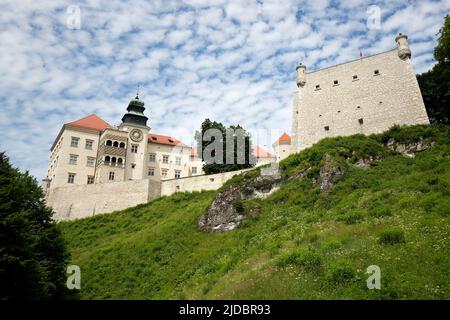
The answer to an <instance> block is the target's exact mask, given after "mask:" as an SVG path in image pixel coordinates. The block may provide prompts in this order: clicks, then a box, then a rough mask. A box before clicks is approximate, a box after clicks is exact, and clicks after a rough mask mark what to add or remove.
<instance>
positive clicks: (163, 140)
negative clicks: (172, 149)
mask: <svg viewBox="0 0 450 320" xmlns="http://www.w3.org/2000/svg"><path fill="white" fill-rule="evenodd" d="M148 141H149V142H151V143H159V144H166V145H169V146H180V147H187V145H185V144H184V143H183V142H181V141H180V140H178V139H175V138H173V137H170V136H163V135H160V134H154V133H149V134H148Z"/></svg>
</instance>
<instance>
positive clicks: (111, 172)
mask: <svg viewBox="0 0 450 320" xmlns="http://www.w3.org/2000/svg"><path fill="white" fill-rule="evenodd" d="M108 179H109V181H114V171H110V172H109V177H108Z"/></svg>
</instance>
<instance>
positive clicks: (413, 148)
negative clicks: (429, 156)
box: [386, 138, 434, 158]
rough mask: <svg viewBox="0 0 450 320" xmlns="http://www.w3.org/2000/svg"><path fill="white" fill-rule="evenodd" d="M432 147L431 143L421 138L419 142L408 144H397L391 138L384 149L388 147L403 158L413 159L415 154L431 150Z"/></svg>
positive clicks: (432, 143)
mask: <svg viewBox="0 0 450 320" xmlns="http://www.w3.org/2000/svg"><path fill="white" fill-rule="evenodd" d="M433 145H434V142H433V141H426V140H424V139H422V138H421V139H420V140H419V141H416V142H408V143H399V142H397V141H396V140H394V139H392V138H391V139H389V141H388V142H387V143H386V147H388V148H389V149H391V150H392V151H395V152H398V153H400V154H402V155H404V156H407V157H411V158H414V157H415V154H416V153H418V152H422V151H425V150H427V149H429V148H431V147H432V146H433Z"/></svg>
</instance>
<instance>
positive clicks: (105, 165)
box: [44, 96, 275, 192]
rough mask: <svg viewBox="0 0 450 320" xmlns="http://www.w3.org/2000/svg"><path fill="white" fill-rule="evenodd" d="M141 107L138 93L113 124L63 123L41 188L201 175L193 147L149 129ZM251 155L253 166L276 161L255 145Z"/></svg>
mask: <svg viewBox="0 0 450 320" xmlns="http://www.w3.org/2000/svg"><path fill="white" fill-rule="evenodd" d="M144 110H145V108H144V102H142V101H141V100H139V97H138V96H136V98H135V99H133V100H131V101H130V103H129V105H128V108H127V111H128V112H127V113H126V114H125V115H124V116H123V117H122V124H121V125H120V126H119V127H117V128H114V127H112V126H111V125H109V124H108V123H107V122H106V121H104V120H103V119H101V118H100V117H98V116H97V115H95V114H92V115H89V116H87V117H84V118H82V119H79V120H76V121H73V122H69V123H66V124H64V125H63V127H62V128H61V130H60V132H59V134H58V136H57V137H56V139H55V141H54V143H53V145H52V147H51V149H50V151H51V155H50V161H49V165H48V172H47V177H46V179H44V189H45V190H46V191H47V192H49V191H50V190H52V189H54V188H59V187H70V186H76V185H89V184H102V183H111V182H121V181H129V180H142V179H150V180H153V181H161V180H170V179H180V178H186V177H192V176H197V175H202V174H204V172H203V170H202V166H203V162H202V159H201V158H200V157H198V156H197V151H196V149H195V148H192V147H189V146H187V145H185V144H184V143H183V142H182V141H180V140H178V139H176V138H173V137H170V136H165V135H159V134H155V133H153V132H150V128H149V127H148V126H147V120H148V118H147V117H146V116H145V115H144ZM253 154H254V156H255V158H256V161H257V165H263V164H267V163H270V162H273V161H275V157H274V156H273V155H272V154H270V153H269V152H267V151H265V150H263V149H262V148H260V147H259V146H253Z"/></svg>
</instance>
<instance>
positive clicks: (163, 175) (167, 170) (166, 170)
mask: <svg viewBox="0 0 450 320" xmlns="http://www.w3.org/2000/svg"><path fill="white" fill-rule="evenodd" d="M168 172H169V169H161V176H162V177H163V178H167V173H168Z"/></svg>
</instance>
